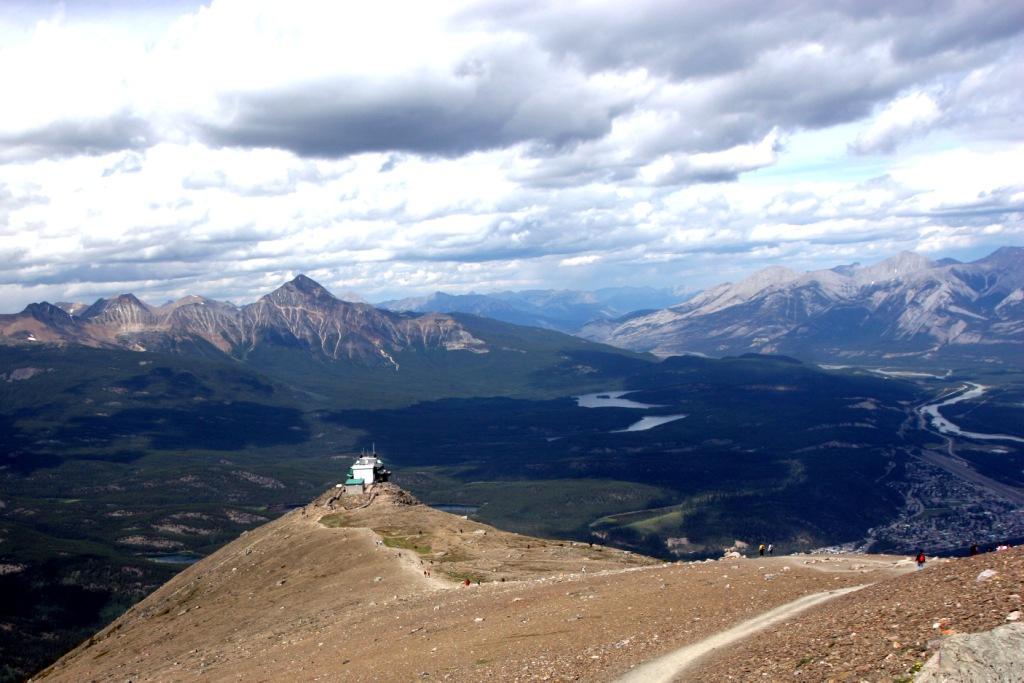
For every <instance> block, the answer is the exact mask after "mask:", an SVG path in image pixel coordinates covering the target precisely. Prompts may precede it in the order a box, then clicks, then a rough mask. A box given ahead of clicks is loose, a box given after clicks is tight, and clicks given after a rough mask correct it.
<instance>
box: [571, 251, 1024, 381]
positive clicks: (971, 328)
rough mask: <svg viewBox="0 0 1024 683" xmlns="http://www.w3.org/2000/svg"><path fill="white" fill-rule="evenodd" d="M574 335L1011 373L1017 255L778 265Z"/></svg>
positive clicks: (659, 346)
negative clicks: (994, 362)
mask: <svg viewBox="0 0 1024 683" xmlns="http://www.w3.org/2000/svg"><path fill="white" fill-rule="evenodd" d="M580 334H581V336H583V337H585V338H587V339H592V340H596V341H602V342H605V343H609V344H613V345H615V346H619V347H622V348H627V349H632V350H636V351H649V352H652V353H654V354H657V355H660V356H669V355H676V354H686V353H697V354H707V355H714V356H722V355H728V354H738V353H748V352H758V353H779V354H789V355H794V356H798V357H800V358H804V359H808V360H826V359H857V358H862V359H869V358H870V359H881V358H885V359H893V358H916V359H928V358H935V357H947V356H951V355H955V356H958V357H965V356H971V357H974V358H977V359H993V358H994V359H1003V360H1011V361H1012V362H1019V361H1020V359H1021V356H1022V351H1024V248H1021V247H1003V248H1000V249H998V250H996V251H995V252H993V253H992V254H990V255H988V256H986V257H984V258H981V259H978V260H976V261H972V262H970V263H960V262H958V261H954V260H952V259H944V260H941V261H932V260H929V259H927V258H925V257H924V256H921V255H919V254H915V253H912V252H903V253H901V254H899V255H897V256H895V257H892V258H889V259H887V260H885V261H882V262H880V263H877V264H874V265H871V266H862V265H860V264H857V263H855V264H852V265H844V266H837V267H835V268H831V269H827V270H816V271H811V272H805V273H798V272H796V271H793V270H790V269H788V268H785V267H781V266H772V267H769V268H765V269H764V270H761V271H758V272H756V273H754V274H753V275H751V276H750V277H748V278H746V279H745V280H742V281H740V282H737V283H725V284H721V285H718V286H715V287H712V288H710V289H707V290H705V291H703V292H701V293H700V294H698V295H697V296H695V297H693V298H692V299H690V300H689V301H687V302H685V303H682V304H678V305H675V306H670V307H668V308H663V309H661V310H658V311H654V312H647V313H640V314H633V315H627V316H624V317H622V318H619V319H616V320H613V321H597V322H593V323H591V324H588V325H587V326H585V327H584V328H583V330H582V331H581V332H580Z"/></svg>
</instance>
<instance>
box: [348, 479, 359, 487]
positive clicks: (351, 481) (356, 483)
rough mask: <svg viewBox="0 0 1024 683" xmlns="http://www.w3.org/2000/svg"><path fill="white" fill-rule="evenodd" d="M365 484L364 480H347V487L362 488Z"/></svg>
mask: <svg viewBox="0 0 1024 683" xmlns="http://www.w3.org/2000/svg"><path fill="white" fill-rule="evenodd" d="M363 483H364V482H363V480H362V479H346V480H345V486H360V485H362V484H363Z"/></svg>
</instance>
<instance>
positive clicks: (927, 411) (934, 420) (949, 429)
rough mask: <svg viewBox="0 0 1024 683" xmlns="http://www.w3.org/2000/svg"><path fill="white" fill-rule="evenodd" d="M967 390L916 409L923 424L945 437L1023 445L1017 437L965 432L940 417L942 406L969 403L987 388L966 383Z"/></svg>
mask: <svg viewBox="0 0 1024 683" xmlns="http://www.w3.org/2000/svg"><path fill="white" fill-rule="evenodd" d="M967 386H968V387H969V388H968V389H966V390H964V391H962V392H960V393H959V394H956V395H955V396H953V397H952V398H947V399H946V400H944V401H939V402H937V403H929V404H928V405H926V406H921V407H920V408H918V409H917V412H918V413H920V415H921V417H923V418H924V420H925V422H926V423H927V424H928V425H929V426H930V427H931V428H932V429H934V430H935V431H937V432H938V433H940V434H943V435H945V436H950V435H953V436H962V437H965V438H968V439H984V440H995V441H1015V442H1017V443H1024V439H1022V438H1020V437H1019V436H1011V435H1009V434H981V433H979V432H967V431H964V430H963V429H960V427H958V426H957V425H955V424H953V423H952V422H950V421H949V420H947V419H946V418H944V417H943V416H942V413H940V412H939V409H940V408H942V407H944V406H951V405H953V404H954V403H960V402H961V401H970V400H972V399H975V398H978V397H979V396H981V395H982V394H984V393H985V390H986V389H988V387H986V386H984V385H981V384H976V383H974V382H967Z"/></svg>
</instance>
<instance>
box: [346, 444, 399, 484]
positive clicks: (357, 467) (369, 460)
mask: <svg viewBox="0 0 1024 683" xmlns="http://www.w3.org/2000/svg"><path fill="white" fill-rule="evenodd" d="M390 476H391V471H390V470H388V469H385V467H384V461H383V460H381V459H380V458H378V457H377V454H376V453H373V454H371V455H363V456H360V457H359V459H358V460H356V461H355V462H354V463H353V464H352V467H351V468H350V469H349V471H348V479H347V480H346V481H345V490H346V491H347V492H348V491H352V492H354V491H355V489H356V488H357V487H358V489H359V491H362V490H364V489H365V488H366V487H367V486H370V485H372V484H376V483H377V482H382V481H387V480H388V477H390Z"/></svg>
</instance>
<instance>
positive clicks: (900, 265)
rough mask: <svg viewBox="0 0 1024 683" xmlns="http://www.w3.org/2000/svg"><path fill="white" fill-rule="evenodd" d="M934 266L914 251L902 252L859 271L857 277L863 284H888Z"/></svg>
mask: <svg viewBox="0 0 1024 683" xmlns="http://www.w3.org/2000/svg"><path fill="white" fill-rule="evenodd" d="M934 265H935V264H934V263H932V261H930V260H929V259H928V258H926V257H924V256H921V255H920V254H917V253H914V252H912V251H901V252H900V253H899V254H897V255H896V256H893V257H891V258H887V259H885V260H884V261H882V262H880V263H876V264H875V265H873V266H868V267H867V268H862V269H860V270H858V271H857V272H856V274H855V277H856V279H857V280H858V281H859V282H860V283H862V284H870V283H873V282H888V281H889V280H895V279H896V278H899V277H903V276H905V275H909V274H910V273H914V272H917V271H919V270H925V269H927V268H931V267H933V266H934Z"/></svg>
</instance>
